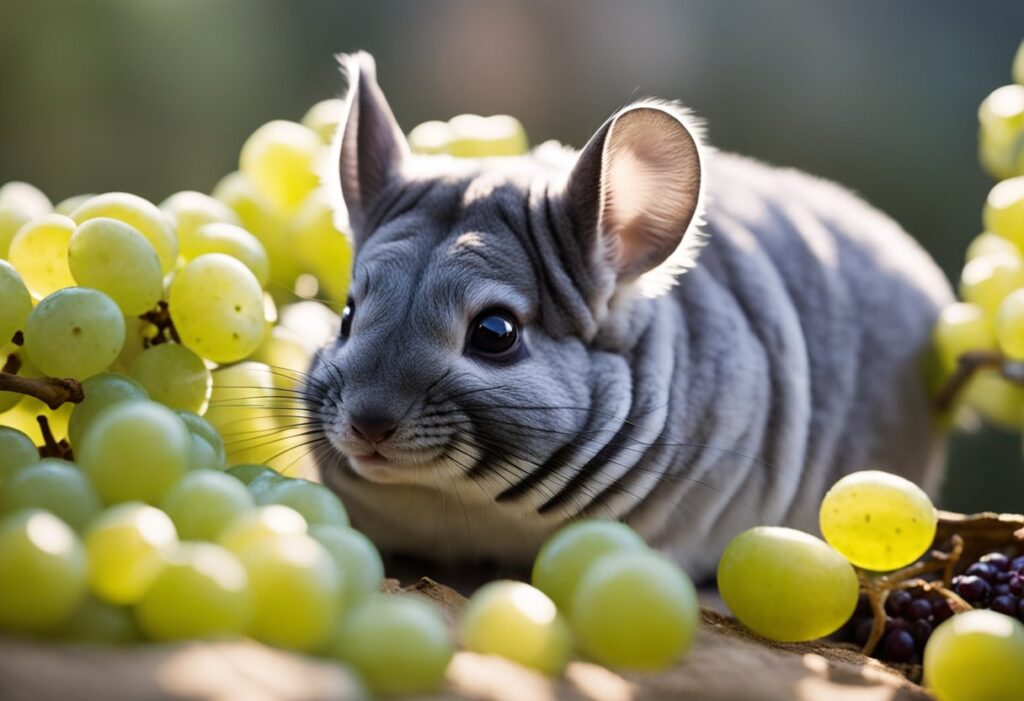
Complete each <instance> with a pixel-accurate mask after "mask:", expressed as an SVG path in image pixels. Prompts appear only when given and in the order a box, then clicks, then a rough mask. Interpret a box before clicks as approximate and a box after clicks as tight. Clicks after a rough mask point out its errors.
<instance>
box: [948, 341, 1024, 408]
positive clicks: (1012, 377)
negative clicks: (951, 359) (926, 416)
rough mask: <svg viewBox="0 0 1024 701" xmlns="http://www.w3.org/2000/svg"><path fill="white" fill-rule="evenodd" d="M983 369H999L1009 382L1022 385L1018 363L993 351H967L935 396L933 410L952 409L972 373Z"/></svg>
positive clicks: (1022, 371) (1022, 373)
mask: <svg viewBox="0 0 1024 701" xmlns="http://www.w3.org/2000/svg"><path fill="white" fill-rule="evenodd" d="M984 368H999V373H1000V374H1001V375H1002V376H1003V377H1004V378H1006V379H1007V380H1009V381H1010V382H1013V383H1015V384H1018V385H1019V384H1024V367H1022V366H1021V364H1020V363H1014V362H1011V361H1008V360H1007V359H1006V358H1004V357H1003V355H1002V354H1001V353H997V352H995V351H986V350H976V351H968V352H966V353H963V354H961V355H960V357H958V358H957V362H956V370H955V371H954V372H953V374H952V375H950V376H949V379H948V380H946V382H945V383H944V384H943V385H942V387H941V389H940V390H939V392H938V394H936V395H935V408H936V409H938V411H939V412H940V413H945V412H947V411H949V410H950V409H951V408H953V404H954V403H955V402H956V399H957V397H959V396H960V392H961V391H963V389H964V387H965V386H966V385H967V382H968V381H969V380H970V379H971V378H972V377H973V376H974V373H976V372H977V371H978V370H981V369H984Z"/></svg>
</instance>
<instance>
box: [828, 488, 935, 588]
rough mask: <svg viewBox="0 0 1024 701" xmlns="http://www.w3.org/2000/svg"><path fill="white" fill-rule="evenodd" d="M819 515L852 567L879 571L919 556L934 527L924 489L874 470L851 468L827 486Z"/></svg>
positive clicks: (891, 568) (930, 502)
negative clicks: (850, 470)
mask: <svg viewBox="0 0 1024 701" xmlns="http://www.w3.org/2000/svg"><path fill="white" fill-rule="evenodd" d="M818 516H819V525H820V526H821V533H822V535H823V536H825V540H826V541H828V544H829V545H831V546H832V547H833V548H835V549H836V550H837V551H838V552H839V553H840V554H841V555H842V556H843V557H845V558H846V559H847V560H849V561H850V562H852V563H853V564H854V565H857V566H858V567H863V568H864V569H868V570H876V571H879V572H887V571H889V570H894V569H897V568H899V567H903V566H904V565H909V564H910V563H911V562H913V561H914V560H916V559H917V558H918V557H920V556H921V555H923V554H924V552H925V551H926V550H928V547H929V546H930V545H931V544H932V541H933V540H934V539H935V529H936V527H937V525H938V514H937V513H936V511H935V506H933V505H932V501H931V499H929V498H928V495H927V494H925V493H924V490H922V489H921V488H920V487H918V486H917V485H916V484H914V483H913V482H911V481H910V480H907V479H904V478H902V477H899V476H897V475H893V474H889V473H888V472H881V471H879V470H864V471H862V472H854V473H853V474H849V475H846V476H845V477H843V478H842V479H840V480H839V481H838V482H836V483H835V484H834V485H832V488H831V489H829V490H828V492H827V493H826V494H825V497H824V498H823V499H822V500H821V510H820V511H819V514H818Z"/></svg>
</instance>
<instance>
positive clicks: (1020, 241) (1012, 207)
mask: <svg viewBox="0 0 1024 701" xmlns="http://www.w3.org/2000/svg"><path fill="white" fill-rule="evenodd" d="M982 220H983V221H984V223H985V229H986V230H988V231H991V232H992V233H994V234H999V235H1000V236H1002V237H1004V238H1007V239H1009V240H1010V241H1013V242H1014V243H1015V244H1017V246H1018V248H1022V247H1024V176H1020V177H1016V178H1009V179H1008V180H1003V181H1002V182H999V183H996V184H995V186H994V187H993V188H992V189H991V190H990V191H989V193H988V198H987V199H986V200H985V209H984V211H983V212H982ZM12 262H13V261H12ZM15 267H16V268H17V267H18V266H17V265H15ZM19 269H20V268H19Z"/></svg>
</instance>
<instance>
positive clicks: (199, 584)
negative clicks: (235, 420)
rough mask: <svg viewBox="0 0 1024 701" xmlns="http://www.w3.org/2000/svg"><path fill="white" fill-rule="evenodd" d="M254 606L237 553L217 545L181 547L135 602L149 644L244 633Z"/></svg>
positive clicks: (188, 544) (247, 578)
mask: <svg viewBox="0 0 1024 701" xmlns="http://www.w3.org/2000/svg"><path fill="white" fill-rule="evenodd" d="M221 476H223V475H221ZM252 604H253V601H252V596H251V595H250V592H249V577H248V575H247V574H246V571H245V568H244V567H243V566H242V563H241V562H239V561H238V558H237V557H236V556H235V555H233V554H231V553H230V552H228V551H227V550H225V549H224V548H222V547H220V546H219V545H213V544H210V543H181V544H180V545H178V546H177V547H176V548H174V549H173V550H172V551H171V552H170V553H169V554H168V555H167V557H166V562H165V563H164V566H163V568H162V569H161V571H160V573H159V574H158V575H157V576H156V578H155V579H154V580H153V582H152V584H150V585H149V587H147V589H146V591H145V593H144V594H143V595H142V599H141V600H140V601H139V602H138V604H136V606H135V617H136V619H137V620H138V622H139V627H140V628H142V632H143V633H145V634H146V636H147V637H149V638H150V639H151V640H185V639H189V638H211V637H222V636H227V635H243V634H244V633H245V631H246V629H247V628H248V626H249V621H250V620H251V619H252V615H253V610H252Z"/></svg>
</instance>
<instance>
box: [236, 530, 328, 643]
mask: <svg viewBox="0 0 1024 701" xmlns="http://www.w3.org/2000/svg"><path fill="white" fill-rule="evenodd" d="M236 552H237V554H238V557H239V559H240V560H241V561H242V564H243V565H245V569H246V571H247V572H248V573H249V586H250V589H251V591H252V598H253V604H254V607H253V608H254V613H253V619H252V625H251V626H250V629H249V633H250V634H251V635H252V636H253V637H254V638H256V639H257V640H260V641H262V642H265V643H270V644H271V645H277V646H279V647H285V648H289V649H293V650H303V651H307V652H312V651H316V650H319V649H322V647H323V646H324V644H325V643H326V642H327V640H328V638H329V636H330V634H331V632H332V631H333V628H334V623H335V618H336V616H337V615H338V613H339V612H340V604H339V602H340V601H341V597H342V587H343V586H344V581H343V580H342V578H341V574H340V573H339V572H338V566H337V565H336V564H335V563H334V560H333V558H331V555H330V553H328V552H327V550H326V549H325V548H324V546H322V545H320V543H318V542H316V541H315V540H313V539H312V538H310V537H309V536H308V535H279V536H273V537H268V538H260V539H258V540H256V541H255V542H253V543H251V544H249V545H247V546H245V547H243V548H241V549H240V550H238V551H236Z"/></svg>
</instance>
